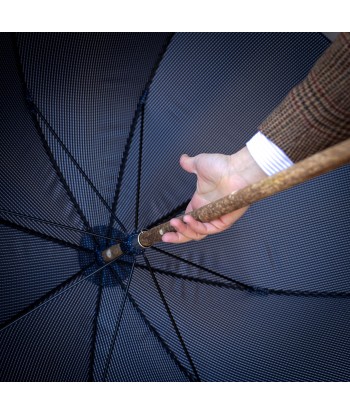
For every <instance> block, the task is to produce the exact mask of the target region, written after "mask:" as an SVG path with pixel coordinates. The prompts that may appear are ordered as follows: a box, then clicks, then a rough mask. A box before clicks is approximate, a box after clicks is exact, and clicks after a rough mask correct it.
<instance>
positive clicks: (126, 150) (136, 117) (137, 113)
mask: <svg viewBox="0 0 350 415" xmlns="http://www.w3.org/2000/svg"><path fill="white" fill-rule="evenodd" d="M173 36H174V33H172V34H170V35H169V36H168V38H167V40H166V41H165V44H164V46H163V50H162V51H161V53H160V54H159V56H158V60H157V62H156V63H155V65H154V67H153V69H152V71H151V74H150V77H149V79H148V81H147V83H146V85H145V87H144V89H143V91H142V93H141V95H140V98H139V102H138V103H137V106H136V110H135V114H134V118H133V120H132V122H131V126H130V131H129V135H128V138H127V140H126V143H125V147H124V152H123V156H122V160H121V163H120V168H119V173H118V179H117V184H116V188H115V192H114V198H113V203H112V214H111V217H110V220H109V225H108V233H107V235H108V236H109V237H110V236H111V235H112V227H113V217H112V215H113V214H115V211H116V209H117V205H118V200H119V195H120V191H121V186H122V180H123V176H124V171H125V167H126V162H127V159H128V156H129V151H130V147H131V143H132V140H133V138H134V134H135V130H136V126H137V123H138V120H139V117H140V113H141V107H142V105H143V104H144V103H145V102H146V100H147V96H148V91H149V88H150V86H151V84H152V82H153V79H154V77H155V75H156V73H157V70H158V68H159V65H160V63H161V61H162V59H163V57H164V55H165V53H166V51H167V49H168V47H169V44H170V42H171V40H172V38H173Z"/></svg>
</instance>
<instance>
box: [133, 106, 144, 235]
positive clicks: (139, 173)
mask: <svg viewBox="0 0 350 415" xmlns="http://www.w3.org/2000/svg"><path fill="white" fill-rule="evenodd" d="M144 125H145V104H142V108H141V126H140V143H139V160H138V169H137V188H136V207H135V229H138V226H139V209H140V193H141V169H142V146H143V136H144Z"/></svg>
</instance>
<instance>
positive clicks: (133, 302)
mask: <svg viewBox="0 0 350 415" xmlns="http://www.w3.org/2000/svg"><path fill="white" fill-rule="evenodd" d="M135 265H136V264H135ZM111 270H112V273H113V274H114V275H115V277H116V279H117V281H118V282H119V283H120V286H121V287H122V289H123V290H125V289H126V288H125V285H124V283H123V281H122V280H121V279H120V277H119V275H118V274H117V273H116V271H115V270H114V269H113V268H111ZM128 300H129V301H130V303H131V304H132V306H133V307H134V308H135V310H136V311H137V312H138V313H139V315H140V317H141V318H142V320H143V321H144V322H145V324H146V325H147V327H148V328H149V330H150V331H151V333H152V334H153V335H154V336H155V337H156V339H157V340H158V341H159V343H160V344H161V346H162V347H163V348H164V350H165V351H166V353H167V354H168V355H169V356H170V358H171V359H172V360H173V362H174V363H175V364H176V365H177V366H178V368H179V370H180V371H181V372H182V373H184V374H185V375H186V376H187V377H188V379H189V380H190V381H192V380H193V375H192V373H191V372H189V371H188V370H187V369H186V368H185V366H183V365H182V363H181V362H180V360H179V359H178V357H177V356H176V354H175V353H174V352H173V351H172V350H171V348H170V346H169V345H168V344H167V342H166V341H165V340H164V339H163V338H162V336H161V335H160V334H159V332H158V330H157V329H156V328H155V327H154V326H153V325H152V324H151V322H150V321H149V320H148V318H147V317H146V315H145V314H144V312H143V311H142V310H141V308H140V306H139V305H138V304H137V302H136V300H135V299H134V297H133V296H132V295H131V294H130V293H129V294H128Z"/></svg>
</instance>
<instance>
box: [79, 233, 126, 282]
mask: <svg viewBox="0 0 350 415" xmlns="http://www.w3.org/2000/svg"><path fill="white" fill-rule="evenodd" d="M107 231H108V228H107V226H95V227H93V228H92V232H93V233H95V234H96V235H101V236H94V235H84V236H83V237H82V238H81V241H80V246H81V247H83V248H87V249H89V250H91V252H86V251H83V250H82V251H80V252H79V264H80V267H81V268H84V267H86V266H88V265H89V264H91V262H94V265H93V266H92V267H89V268H88V269H87V271H86V272H87V273H91V272H92V271H94V270H98V269H99V268H101V267H103V266H104V265H106V263H105V261H104V259H103V257H102V251H104V250H105V249H107V248H109V247H110V246H111V245H114V244H116V243H117V242H123V241H127V240H128V239H129V235H126V234H124V233H123V232H121V231H120V230H118V229H113V231H112V235H111V239H106V238H105V237H104V236H105V235H107ZM125 243H126V242H125ZM132 262H133V255H132V254H131V253H130V254H127V255H123V256H121V257H120V258H119V259H118V260H117V261H115V262H114V263H112V264H110V265H109V266H108V267H105V268H104V269H103V270H101V272H97V273H96V274H94V275H92V276H91V278H90V281H91V282H92V283H94V284H96V285H99V286H101V285H102V286H104V287H111V286H116V285H118V284H120V282H121V281H124V280H125V279H127V278H128V277H129V276H130V272H131V264H132Z"/></svg>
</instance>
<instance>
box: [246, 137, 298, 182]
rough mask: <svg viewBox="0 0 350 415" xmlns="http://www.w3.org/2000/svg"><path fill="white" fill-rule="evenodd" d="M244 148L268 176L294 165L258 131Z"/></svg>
mask: <svg viewBox="0 0 350 415" xmlns="http://www.w3.org/2000/svg"><path fill="white" fill-rule="evenodd" d="M246 146H247V148H248V151H249V153H250V154H251V156H252V157H253V159H254V160H255V161H256V163H257V164H258V165H259V167H260V168H261V169H262V170H263V171H264V172H265V173H266V174H267V175H268V176H272V175H273V174H275V173H278V172H279V171H281V170H284V169H287V168H288V167H290V166H292V165H293V164H294V163H293V162H292V160H291V159H290V158H289V157H288V156H287V154H286V153H285V152H284V151H283V150H281V149H280V148H279V147H278V146H276V144H274V143H273V142H272V141H270V140H269V139H268V138H267V137H265V136H264V134H263V133H261V132H260V131H258V132H257V133H256V134H255V135H254V136H253V137H252V138H251V139H250V140H249V141H248V142H247V143H246Z"/></svg>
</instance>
